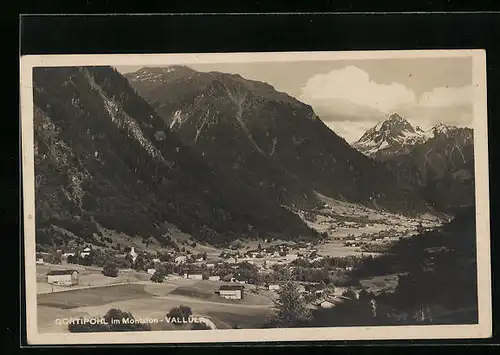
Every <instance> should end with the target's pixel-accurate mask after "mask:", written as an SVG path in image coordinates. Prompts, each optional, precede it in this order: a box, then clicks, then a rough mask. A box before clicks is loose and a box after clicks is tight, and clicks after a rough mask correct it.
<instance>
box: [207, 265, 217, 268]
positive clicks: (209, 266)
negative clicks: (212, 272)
mask: <svg viewBox="0 0 500 355" xmlns="http://www.w3.org/2000/svg"><path fill="white" fill-rule="evenodd" d="M207 267H208V268H213V267H215V264H207Z"/></svg>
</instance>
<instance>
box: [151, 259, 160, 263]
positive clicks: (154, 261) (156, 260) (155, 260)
mask: <svg viewBox="0 0 500 355" xmlns="http://www.w3.org/2000/svg"><path fill="white" fill-rule="evenodd" d="M160 261H161V260H160V259H158V258H155V259H153V263H155V264H158V263H159V262H160Z"/></svg>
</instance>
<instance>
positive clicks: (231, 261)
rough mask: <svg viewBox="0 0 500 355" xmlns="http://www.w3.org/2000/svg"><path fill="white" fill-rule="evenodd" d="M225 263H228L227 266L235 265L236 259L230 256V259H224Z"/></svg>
mask: <svg viewBox="0 0 500 355" xmlns="http://www.w3.org/2000/svg"><path fill="white" fill-rule="evenodd" d="M226 262H228V263H229V264H234V263H236V259H235V258H233V257H232V256H231V257H230V258H228V259H226Z"/></svg>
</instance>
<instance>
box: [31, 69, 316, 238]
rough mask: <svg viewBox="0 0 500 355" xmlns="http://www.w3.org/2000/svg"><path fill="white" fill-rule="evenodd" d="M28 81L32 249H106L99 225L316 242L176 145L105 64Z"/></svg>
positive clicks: (139, 231)
mask: <svg viewBox="0 0 500 355" xmlns="http://www.w3.org/2000/svg"><path fill="white" fill-rule="evenodd" d="M184 76H185V74H183V75H182V78H184ZM150 79H151V80H153V79H152V77H150ZM33 81H34V83H33V85H34V87H33V94H34V106H35V109H34V144H35V147H34V149H35V151H34V153H35V182H36V223H37V243H40V244H50V243H55V244H62V243H66V242H68V240H77V241H80V242H92V243H107V242H105V241H103V238H102V235H101V234H100V230H101V227H103V228H105V229H107V230H112V231H116V232H117V233H125V234H126V235H128V236H129V237H143V238H148V237H154V238H156V239H158V240H159V241H161V240H162V238H163V236H164V234H165V233H166V232H168V231H169V230H170V228H171V227H172V225H175V226H177V227H178V228H179V229H180V230H181V231H183V232H186V233H190V234H191V235H193V237H195V238H197V239H199V240H202V241H206V242H209V243H213V244H218V243H223V242H226V241H230V240H232V239H235V238H240V237H248V236H271V237H272V236H279V237H281V238H297V237H315V236H316V233H315V232H314V231H312V230H311V229H309V228H308V227H307V226H306V225H305V224H304V223H303V221H302V220H301V219H300V218H299V217H298V216H296V215H295V214H293V213H291V212H289V211H288V210H286V209H285V208H283V207H281V206H280V205H279V204H278V203H277V202H276V201H275V200H273V199H272V198H269V196H267V195H266V194H265V193H263V192H261V191H255V190H251V189H248V188H247V187H246V186H245V185H244V184H241V183H239V181H237V180H234V179H232V176H229V177H228V176H226V175H225V174H224V173H223V172H221V171H219V170H217V169H216V168H215V167H214V166H212V165H210V163H209V162H207V160H206V159H205V158H203V157H202V156H201V155H200V154H199V152H197V151H196V150H193V149H191V148H189V147H187V146H186V145H185V144H183V143H182V142H181V140H180V139H179V138H178V137H177V136H176V134H174V133H172V132H170V131H169V129H168V127H167V126H166V124H165V122H164V120H163V119H161V118H160V117H159V116H158V115H157V114H156V112H155V111H154V110H153V109H152V108H151V107H150V106H149V105H148V103H147V102H146V101H144V100H143V99H142V98H141V97H140V96H138V95H137V94H136V93H135V91H134V90H133V89H132V88H131V86H130V84H129V82H128V81H127V80H126V79H125V78H124V77H123V76H122V75H121V74H119V73H118V72H117V71H116V70H114V69H112V68H111V67H66V68H35V69H34V72H33ZM177 93H179V92H177ZM228 150H230V149H228ZM104 239H105V238H104Z"/></svg>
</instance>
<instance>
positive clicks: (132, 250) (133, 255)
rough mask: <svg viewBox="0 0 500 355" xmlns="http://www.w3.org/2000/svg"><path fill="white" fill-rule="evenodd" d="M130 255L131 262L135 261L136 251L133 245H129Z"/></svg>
mask: <svg viewBox="0 0 500 355" xmlns="http://www.w3.org/2000/svg"><path fill="white" fill-rule="evenodd" d="M128 254H129V255H130V257H131V258H132V262H134V263H135V259H137V253H136V251H135V248H134V247H131V248H130V252H129V253H128Z"/></svg>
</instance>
